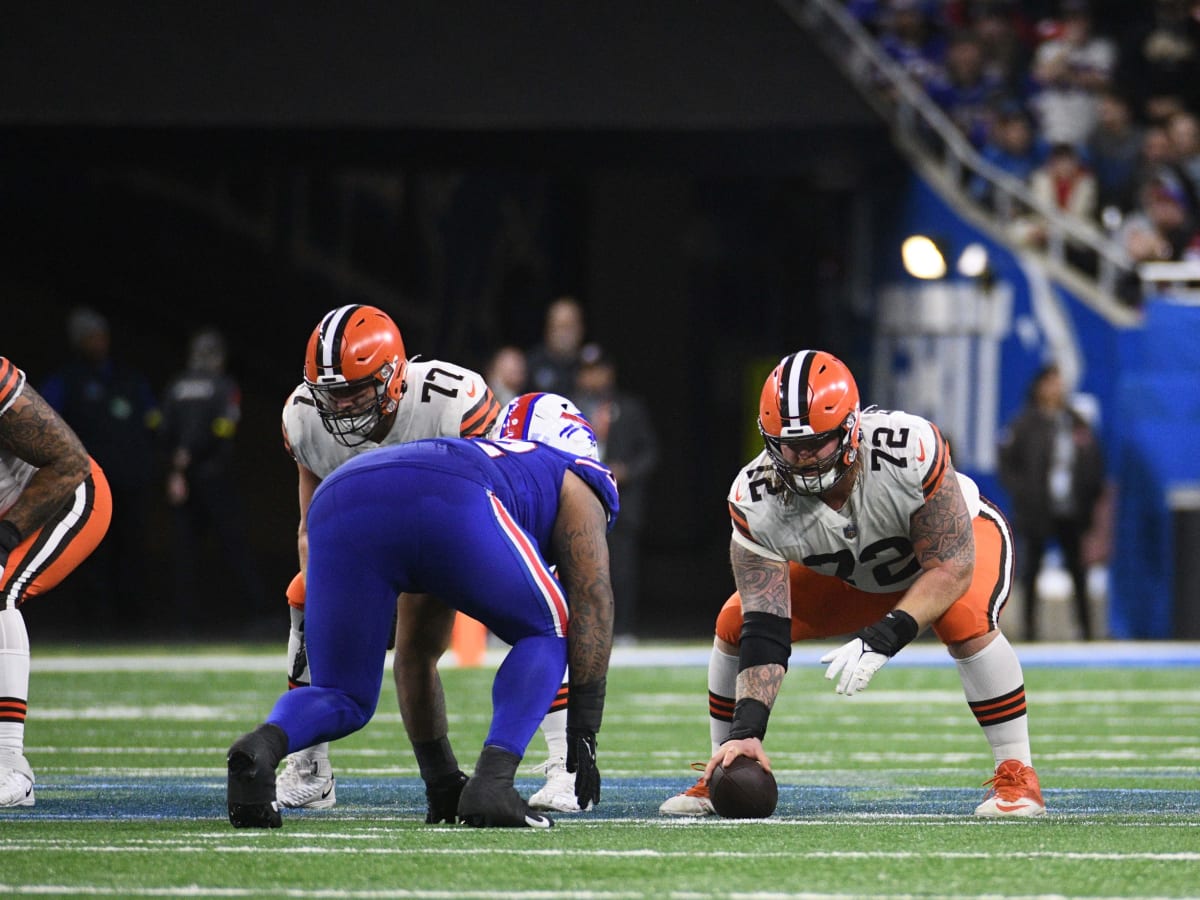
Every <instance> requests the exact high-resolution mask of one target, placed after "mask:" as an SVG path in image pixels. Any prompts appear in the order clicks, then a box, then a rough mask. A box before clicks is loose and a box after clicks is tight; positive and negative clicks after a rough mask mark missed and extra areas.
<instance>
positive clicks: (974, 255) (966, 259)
mask: <svg viewBox="0 0 1200 900" xmlns="http://www.w3.org/2000/svg"><path fill="white" fill-rule="evenodd" d="M987 270H988V252H987V248H986V247H985V246H983V244H979V243H971V244H967V246H965V247H963V252H962V253H960V254H959V256H958V274H959V275H962V276H963V277H964V278H978V277H980V276H981V275H983V274H984V273H985V272H987Z"/></svg>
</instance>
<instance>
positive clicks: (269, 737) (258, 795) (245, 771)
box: [226, 725, 288, 828]
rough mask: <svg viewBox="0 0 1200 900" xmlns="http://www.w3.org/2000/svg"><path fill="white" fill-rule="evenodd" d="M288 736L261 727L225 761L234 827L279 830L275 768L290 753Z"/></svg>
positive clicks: (275, 727)
mask: <svg viewBox="0 0 1200 900" xmlns="http://www.w3.org/2000/svg"><path fill="white" fill-rule="evenodd" d="M287 744H288V740H287V735H286V734H284V732H283V729H282V728H280V727H279V726H278V725H260V726H258V728H256V729H255V730H254V731H251V732H250V733H249V734H245V735H242V736H241V737H240V738H238V739H237V740H236V741H234V742H233V746H232V747H230V748H229V755H228V757H227V758H226V765H227V767H228V774H229V778H228V782H227V786H226V800H227V802H228V805H229V823H230V824H231V825H232V826H233V827H234V828H280V827H282V826H283V818H282V817H281V816H280V815H279V805H278V804H277V803H276V802H275V768H276V767H277V766H278V765H279V761H280V760H281V759H283V757H284V755H285V754H286V753H287Z"/></svg>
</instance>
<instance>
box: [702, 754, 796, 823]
mask: <svg viewBox="0 0 1200 900" xmlns="http://www.w3.org/2000/svg"><path fill="white" fill-rule="evenodd" d="M708 796H709V799H710V800H712V805H713V809H714V810H716V813H717V815H718V816H721V817H722V818H725V819H765V818H767V816H769V815H771V813H773V812H775V804H776V803H778V802H779V785H777V784H776V783H775V776H774V775H772V774H771V773H770V772H768V771H766V770H765V769H764V768H763V767H762V766H760V765H759V764H758V762H757V761H756V760H753V759H751V758H750V757H748V756H738V757H735V758H734V760H733V762H731V763H730V764H729V765H728V766H724V767H722V766H717V767H716V768H715V769H713V773H712V777H711V778H710V779H709V780H708Z"/></svg>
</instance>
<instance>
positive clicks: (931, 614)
mask: <svg viewBox="0 0 1200 900" xmlns="http://www.w3.org/2000/svg"><path fill="white" fill-rule="evenodd" d="M909 521H910V528H911V530H910V537H911V539H912V544H913V552H914V553H915V554H916V557H917V561H918V562H919V563H920V564H921V568H922V569H923V571H922V573H921V575H920V577H918V578H917V580H916V581H915V582H913V585H912V587H910V588H909V589H908V591H907V592H906V593H905V595H904V599H903V600H902V601H900V603H898V604H897V605H896V608H897V609H901V610H904V612H906V613H908V614H909V615H910V616H912V617H913V618H914V619H915V620H916V622H917V625H918V627H919V628H922V629H923V628H925V627H926V626H928V625H930V624H932V623H933V622H935V621H936V620H937V619H938V618H940V617H941V615H942V613H944V612H945V611H946V610H947V609H949V608H950V606H951V604H953V603H954V601H955V600H957V599H958V598H959V597H961V596H962V595H963V594H964V593H966V591H967V588H969V587H970V586H971V576H972V575H973V574H974V572H975V534H974V532H973V531H972V530H971V513H970V511H969V510H968V509H967V503H966V501H965V500H964V499H963V495H962V490H961V489H960V488H959V486H958V476H957V475H956V474H955V472H954V469H953V468H952V467H951V466H950V464H949V463H947V465H946V474H945V477H943V478H942V483H941V485H940V486H939V487H938V489H937V490H936V491H935V492H934V493H933V495H932V496H930V498H929V499H928V500H926V501H925V505H924V506H922V507H921V508H920V509H918V510H917V511H916V512H914V513H913V514H912V518H911V519H910V520H909Z"/></svg>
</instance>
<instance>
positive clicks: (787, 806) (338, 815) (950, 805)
mask: <svg viewBox="0 0 1200 900" xmlns="http://www.w3.org/2000/svg"><path fill="white" fill-rule="evenodd" d="M540 784H541V783H540V782H539V781H537V780H524V779H518V780H517V789H518V790H519V791H521V793H522V794H523V795H524V796H528V795H529V794H530V793H532V792H533V791H535V790H537V788H538V787H539V786H540ZM682 787H683V785H681V784H680V782H679V781H678V780H677V779H666V778H623V779H612V780H610V781H607V782H605V784H604V789H603V796H602V800H601V803H600V806H599V807H598V808H596V809H595V810H593V811H591V812H589V813H586V814H578V813H576V814H571V815H561V814H560V815H559V816H558V818H560V819H562V821H564V822H568V821H569V822H576V821H578V822H585V821H597V820H607V821H621V820H626V821H632V820H638V821H644V820H647V819H657V820H659V821H661V822H663V823H664V824H670V823H679V822H681V821H683V822H686V821H694V820H680V819H676V818H673V817H670V816H660V815H659V814H658V807H659V804H661V803H662V801H663V800H665V799H666V798H667V797H669V796H671V795H672V794H674V793H676V792H678V791H679V790H680V789H681V788H682ZM1043 794H1044V796H1045V799H1046V805H1047V809H1048V810H1049V816H1050V817H1051V818H1063V817H1067V818H1070V817H1086V816H1105V815H1122V816H1128V815H1145V816H1149V817H1154V818H1155V819H1158V818H1162V817H1173V816H1185V817H1190V818H1193V819H1194V818H1195V817H1196V816H1197V815H1200V793H1198V792H1196V791H1186V790H1179V791H1172V790H1139V789H1112V788H1102V789H1095V790H1092V789H1087V790H1084V789H1057V790H1056V789H1047V790H1045V791H1044V792H1043ZM982 799H983V789H982V788H980V787H976V786H964V787H962V788H919V787H917V788H914V787H883V786H873V787H862V786H855V787H840V786H819V785H789V784H781V785H780V786H779V806H778V808H777V809H776V813H775V816H774V818H776V819H795V820H799V821H803V820H805V819H827V818H829V819H838V818H850V819H854V818H887V817H906V816H936V817H958V816H962V817H965V818H967V819H970V818H972V816H971V813H972V811H973V810H974V809H975V806H976V805H977V804H978V803H979V802H980V801H981V800H982ZM283 815H284V827H285V828H286V827H288V825H295V824H300V823H308V824H312V823H315V822H316V821H323V820H331V819H332V820H336V819H353V820H363V819H372V818H377V819H380V820H397V819H411V820H412V821H413V822H420V821H422V820H423V819H424V817H425V790H424V786H423V784H422V783H421V781H420V780H419V779H416V778H387V779H369V778H352V777H351V778H345V779H341V778H339V779H338V805H337V806H336V807H334V808H333V809H329V810H284V811H283ZM551 815H552V816H553V815H554V814H551ZM46 820H57V821H79V822H82V821H100V820H113V821H136V820H175V821H187V820H212V821H214V822H220V823H225V821H226V812H225V781H224V778H223V777H222V778H156V777H146V778H121V779H111V780H108V781H104V780H97V779H92V778H85V777H83V776H71V777H48V778H47V779H46V780H45V781H44V782H43V781H39V782H38V785H37V805H36V806H33V807H24V808H20V809H3V810H0V822H3V823H5V824H6V826H7V825H11V824H12V823H14V822H19V821H46Z"/></svg>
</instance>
